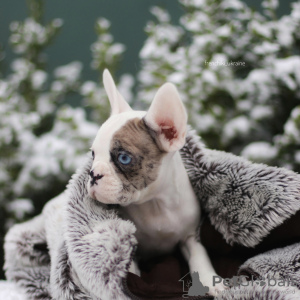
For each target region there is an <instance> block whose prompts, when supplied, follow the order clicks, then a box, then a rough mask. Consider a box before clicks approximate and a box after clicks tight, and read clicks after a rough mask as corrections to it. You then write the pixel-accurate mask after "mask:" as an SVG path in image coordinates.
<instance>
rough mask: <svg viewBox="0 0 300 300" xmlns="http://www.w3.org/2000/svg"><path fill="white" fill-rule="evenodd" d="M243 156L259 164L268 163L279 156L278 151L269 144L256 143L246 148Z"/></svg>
mask: <svg viewBox="0 0 300 300" xmlns="http://www.w3.org/2000/svg"><path fill="white" fill-rule="evenodd" d="M241 155H242V156H243V157H245V158H247V159H250V160H254V161H257V162H267V161H269V160H271V159H273V158H274V157H276V155H277V149H276V148H275V147H274V146H272V145H271V144H269V143H267V142H254V143H251V144H249V145H248V146H247V147H245V148H244V150H243V151H242V153H241Z"/></svg>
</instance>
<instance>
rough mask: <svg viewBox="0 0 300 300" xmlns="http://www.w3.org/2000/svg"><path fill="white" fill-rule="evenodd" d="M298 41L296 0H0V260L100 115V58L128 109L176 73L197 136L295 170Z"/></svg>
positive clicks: (53, 190) (299, 116) (299, 153)
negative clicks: (13, 230) (11, 232)
mask: <svg viewBox="0 0 300 300" xmlns="http://www.w3.org/2000/svg"><path fill="white" fill-rule="evenodd" d="M299 50H300V1H292V0H289V1H278V0H264V1H258V0H255V1H254V0H249V1H241V0H180V1H175V0H151V1H149V0H147V1H140V0H123V1H117V0H109V1H108V0H98V1H92V0H90V1H85V2H83V1H78V0H75V1H72V2H70V1H58V0H52V1H43V0H28V1H19V0H2V1H1V3H0V158H1V159H0V208H1V209H0V223H1V224H0V228H1V229H0V242H1V251H0V265H2V264H3V260H2V257H3V252H2V244H3V238H4V235H5V232H6V231H7V229H8V228H9V227H11V226H12V225H13V224H14V223H16V222H21V221H24V220H27V219H28V218H31V217H32V216H33V215H36V214H38V213H39V212H40V211H41V209H42V207H43V206H44V204H45V202H46V201H48V200H49V199H51V198H52V197H54V196H55V195H57V194H59V193H60V192H61V191H63V190H64V188H65V186H66V184H67V182H68V180H69V178H70V176H71V174H72V173H73V172H74V171H75V169H76V168H77V167H78V166H79V165H80V164H81V163H82V161H83V159H84V157H85V156H86V155H87V154H86V153H87V152H88V149H89V147H90V145H91V141H92V140H93V138H94V137H95V134H96V132H97V129H98V128H99V125H100V124H101V123H102V122H103V121H104V120H105V119H106V118H107V117H108V115H109V106H108V101H107V98H106V95H105V92H104V90H103V87H102V83H101V74H102V71H103V69H104V68H106V67H107V68H109V69H110V71H111V72H112V73H113V74H114V76H115V78H116V81H117V82H118V86H119V89H120V91H121V93H122V94H123V95H124V96H125V98H126V99H127V100H128V101H129V102H130V104H131V105H132V106H134V107H136V108H139V109H146V108H147V107H148V106H149V103H150V102H151V100H152V98H153V96H154V93H155V91H156V90H157V88H158V87H159V86H160V85H161V84H163V83H164V82H165V81H171V82H173V83H175V84H176V85H177V87H178V89H179V91H180V94H181V96H182V99H183V101H184V102H185V105H186V107H187V110H188V114H189V122H190V124H191V125H192V126H193V127H194V128H195V129H196V130H197V131H198V133H199V134H200V136H201V137H202V139H203V140H204V142H205V143H206V145H207V147H210V148H215V149H218V150H225V151H229V152H233V153H235V154H238V155H242V156H244V157H246V158H248V159H250V160H252V161H256V162H262V163H267V164H270V165H275V166H281V167H286V168H289V169H293V170H295V171H297V172H299V171H300V148H299V145H300V56H299V55H300V52H299ZM3 276H4V274H3V273H1V278H3Z"/></svg>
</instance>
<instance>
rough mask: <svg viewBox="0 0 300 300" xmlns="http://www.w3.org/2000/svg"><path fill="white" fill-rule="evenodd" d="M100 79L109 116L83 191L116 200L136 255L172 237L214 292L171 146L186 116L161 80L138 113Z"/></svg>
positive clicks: (190, 197)
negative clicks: (130, 227)
mask: <svg viewBox="0 0 300 300" xmlns="http://www.w3.org/2000/svg"><path fill="white" fill-rule="evenodd" d="M103 83H104V87H105V90H106V92H107V95H108V98H109V101H110V105H111V116H110V117H109V119H108V120H107V121H106V122H105V123H104V124H103V125H102V126H101V127H100V129H99V131H98V133H97V136H96V138H95V141H94V142H93V145H92V147H91V149H92V155H93V158H94V161H93V165H92V169H91V171H90V178H89V182H88V192H89V195H90V196H91V197H92V198H94V199H96V200H98V201H100V202H102V203H105V204H119V205H120V206H121V210H122V213H123V215H124V216H125V218H128V219H130V220H131V221H132V222H133V223H134V224H135V225H136V228H137V231H136V238H137V240H138V247H139V250H140V252H141V253H142V254H145V255H148V254H153V253H165V252H168V251H171V250H172V249H173V248H174V247H175V246H176V245H177V244H178V243H179V245H180V247H181V249H182V252H183V255H184V257H185V258H186V260H187V261H188V264H189V268H190V271H191V272H194V271H197V272H198V273H199V277H200V281H201V282H202V284H203V285H204V286H208V287H209V293H210V294H213V295H216V294H217V293H218V292H220V291H222V290H223V289H224V286H223V285H221V284H219V285H217V286H213V285H212V282H213V276H216V272H215V271H214V269H213V267H212V265H211V262H210V259H209V257H208V255H207V252H206V250H205V248H204V247H203V246H202V244H201V242H200V241H199V239H198V237H196V230H197V227H198V225H199V222H200V206H199V202H198V200H197V198H196V196H195V194H194V191H193V189H192V186H191V183H190V181H189V178H188V175H187V172H186V170H185V167H184V165H183V162H182V159H181V157H180V153H179V151H178V150H180V149H181V148H182V147H183V145H184V144H185V136H186V130H187V114H186V111H185V108H184V106H183V103H182V101H181V99H180V96H179V94H178V92H177V89H176V87H175V86H174V85H173V84H171V83H166V84H164V85H163V86H162V87H161V88H159V90H158V91H157V93H156V95H155V97H154V100H153V102H152V104H151V106H150V108H149V110H148V112H145V111H133V110H132V109H131V108H130V106H129V105H128V103H127V102H126V101H125V100H124V98H123V97H122V96H121V94H120V93H119V91H118V90H117V88H116V85H115V83H114V80H113V78H112V76H111V74H110V73H109V71H108V70H105V71H104V73H103ZM134 268H136V266H135V267H134V266H133V268H131V269H130V270H131V271H134ZM135 270H136V271H135V273H138V270H137V269H135Z"/></svg>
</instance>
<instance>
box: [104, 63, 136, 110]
mask: <svg viewBox="0 0 300 300" xmlns="http://www.w3.org/2000/svg"><path fill="white" fill-rule="evenodd" d="M103 85H104V88H105V91H106V94H107V96H108V100H109V102H110V107H111V115H115V114H119V113H122V112H125V111H131V110H132V109H131V107H130V106H129V104H128V103H127V102H126V101H125V99H124V98H123V97H122V95H121V94H120V93H119V91H118V89H117V87H116V84H115V82H114V80H113V78H112V76H111V74H110V72H109V71H108V70H107V69H105V70H104V72H103Z"/></svg>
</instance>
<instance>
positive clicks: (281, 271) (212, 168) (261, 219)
mask: <svg viewBox="0 0 300 300" xmlns="http://www.w3.org/2000/svg"><path fill="white" fill-rule="evenodd" d="M181 156H182V159H183V161H184V164H185V167H186V170H187V172H188V175H189V177H190V180H191V182H192V185H193V188H194V190H195V192H196V195H197V196H198V199H199V201H200V203H201V206H202V209H203V216H202V220H204V222H202V225H201V226H199V234H200V237H201V241H202V242H203V244H204V245H205V246H206V248H207V250H208V252H209V254H210V256H211V259H212V262H213V264H214V266H215V268H216V270H217V273H219V274H220V275H221V276H223V277H226V278H230V277H232V276H236V277H233V278H237V276H242V275H243V276H248V279H249V278H251V280H252V282H250V283H249V284H242V283H241V282H239V284H234V283H231V288H230V289H229V290H227V291H226V293H224V294H223V295H220V296H219V298H220V299H245V300H246V299H248V300H249V299H281V300H283V299H284V300H287V299H300V243H299V242H300V230H299V228H300V214H299V213H297V212H298V211H300V175H298V174H296V173H294V172H292V171H289V170H286V169H282V168H275V167H269V166H266V165H263V164H254V163H251V162H249V161H247V160H245V159H243V158H240V157H237V156H234V155H232V154H228V153H224V152H219V151H214V150H209V149H206V148H205V147H204V145H203V144H202V142H201V141H200V140H199V138H198V137H197V136H196V135H195V133H194V132H192V131H190V132H189V133H188V135H187V139H186V144H185V146H184V147H183V149H182V150H181ZM91 162H92V161H91V158H89V159H88V160H87V162H86V164H85V165H84V166H83V167H82V168H81V169H79V170H78V171H77V172H76V174H75V175H74V176H73V177H72V180H71V181H70V183H69V185H68V187H67V189H66V191H65V192H64V193H63V194H61V195H60V196H58V197H57V198H55V199H53V200H51V201H50V202H49V203H48V204H47V205H46V206H45V208H44V210H43V212H42V214H41V215H39V216H37V217H35V218H34V219H32V220H30V221H28V222H26V223H23V224H18V225H15V226H14V227H12V228H11V229H10V230H9V232H8V233H7V235H6V238H5V270H6V276H7V279H8V280H10V281H14V282H16V283H17V284H18V286H19V287H21V288H22V289H23V290H24V291H25V293H26V295H27V296H28V298H29V299H70V300H71V299H72V300H83V299H85V300H88V299H99V300H100V299H102V300H106V299H108V300H110V299H124V300H125V299H182V295H183V287H182V283H181V282H179V280H180V278H181V276H184V275H185V274H186V273H187V272H188V269H187V267H186V264H185V262H184V261H183V260H182V257H181V256H180V254H178V253H177V252H176V251H175V252H174V253H173V254H172V255H170V256H164V257H160V258H158V259H157V260H153V261H150V262H145V263H142V264H141V269H142V275H141V277H138V276H136V275H134V274H131V273H129V272H128V269H129V265H130V262H131V260H132V259H133V257H134V255H135V250H136V247H137V246H138V245H137V241H136V239H135V236H134V233H135V230H136V228H135V226H134V224H133V223H131V222H130V221H127V220H122V219H121V218H120V217H119V216H118V211H119V209H120V208H118V207H116V206H110V205H103V204H101V203H99V202H97V201H94V200H93V199H91V198H90V197H89V196H88V194H87V189H86V185H87V180H88V174H89V170H90V166H91ZM199 221H200V220H199ZM282 278H285V279H286V278H288V279H289V280H290V281H292V282H293V283H296V284H293V285H292V286H289V287H286V286H282V285H281V286H279V285H278V284H277V285H276V284H274V282H275V280H278V282H279V280H281V279H282ZM270 279H272V280H273V282H272V284H271V283H270V282H268V280H270ZM200 280H201V278H200ZM253 280H254V281H253ZM196 298H197V297H196ZM196 298H195V297H194V298H193V299H196ZM203 298H205V296H199V297H198V298H197V299H203ZM206 298H207V299H211V298H212V297H206Z"/></svg>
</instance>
